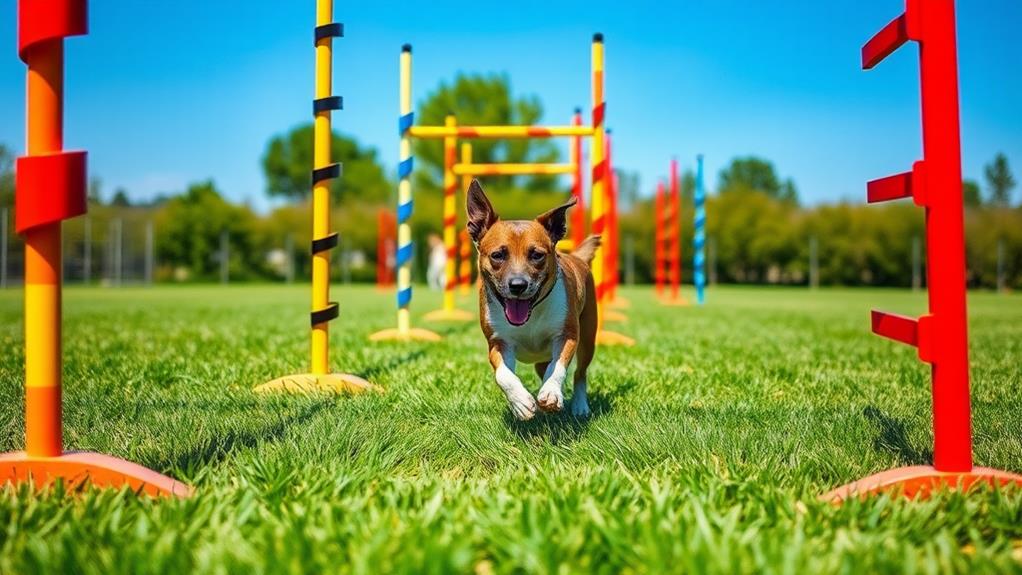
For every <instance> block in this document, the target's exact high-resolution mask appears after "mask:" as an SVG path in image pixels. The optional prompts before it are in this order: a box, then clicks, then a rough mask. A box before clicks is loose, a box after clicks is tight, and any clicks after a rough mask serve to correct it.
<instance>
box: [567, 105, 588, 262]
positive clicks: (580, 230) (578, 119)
mask: <svg viewBox="0 0 1022 575" xmlns="http://www.w3.org/2000/svg"><path fill="white" fill-rule="evenodd" d="M571 125H572V126H581V125H582V108H575V113H574V114H573V115H572V117H571ZM570 150H571V154H570V160H571V163H572V164H574V165H575V170H574V171H573V172H572V173H571V195H572V196H573V197H574V198H575V207H574V208H573V209H572V210H571V240H572V247H574V246H577V245H579V244H581V243H582V241H583V240H585V239H586V208H585V194H584V193H583V191H582V163H583V161H584V160H583V158H582V136H573V137H572V138H571V148H570Z"/></svg>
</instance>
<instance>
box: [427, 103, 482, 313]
mask: <svg viewBox="0 0 1022 575" xmlns="http://www.w3.org/2000/svg"><path fill="white" fill-rule="evenodd" d="M457 125H458V121H457V119H456V118H455V117H454V114H448V115H447V117H446V118H444V127H446V128H452V129H453V128H456V127H457ZM457 163H458V139H457V138H456V137H454V136H447V137H445V138H444V209H443V217H444V250H445V251H446V253H447V259H446V261H445V262H444V301H443V307H441V308H440V309H438V310H434V311H431V312H429V313H427V314H426V315H425V316H424V319H426V320H427V321H469V320H471V319H473V318H474V317H475V316H474V315H473V314H471V313H469V312H467V311H465V310H461V309H457V308H456V307H455V305H454V290H455V288H456V287H457V285H458V269H457V260H458V177H457V176H456V175H455V173H454V168H455V165H456V164H457Z"/></svg>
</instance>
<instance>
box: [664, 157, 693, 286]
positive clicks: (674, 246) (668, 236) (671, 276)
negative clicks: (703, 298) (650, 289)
mask: <svg viewBox="0 0 1022 575" xmlns="http://www.w3.org/2000/svg"><path fill="white" fill-rule="evenodd" d="M670 169H671V171H670V185H671V187H670V191H669V193H668V195H667V197H666V198H665V199H664V207H663V216H664V220H665V221H664V223H663V224H662V225H663V230H664V231H663V240H664V243H665V246H664V247H663V248H662V249H663V250H664V262H663V263H664V268H665V269H664V271H663V274H664V283H668V282H669V287H670V289H669V290H664V291H665V292H666V293H664V294H663V297H662V298H661V299H660V303H661V304H662V305H666V306H686V305H688V301H687V300H686V299H685V298H684V297H683V296H682V295H681V186H680V182H679V179H678V159H677V158H671V168H670Z"/></svg>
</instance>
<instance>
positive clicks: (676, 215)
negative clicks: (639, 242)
mask: <svg viewBox="0 0 1022 575" xmlns="http://www.w3.org/2000/svg"><path fill="white" fill-rule="evenodd" d="M670 205H671V207H670V208H669V209H668V210H667V213H668V217H670V223H669V224H668V225H669V229H670V230H671V231H670V242H671V244H670V250H671V251H670V262H671V299H673V300H677V299H678V297H679V294H678V290H679V287H680V284H681V194H680V192H679V189H678V160H677V159H674V158H671V199H670Z"/></svg>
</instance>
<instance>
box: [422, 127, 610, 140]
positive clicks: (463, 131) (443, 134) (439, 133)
mask: <svg viewBox="0 0 1022 575" xmlns="http://www.w3.org/2000/svg"><path fill="white" fill-rule="evenodd" d="M593 133H594V131H593V127H592V126H453V127H452V126H412V127H411V128H409V129H408V134H409V135H410V136H412V137H413V138H463V139H468V138H555V137H560V136H592V135H593Z"/></svg>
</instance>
